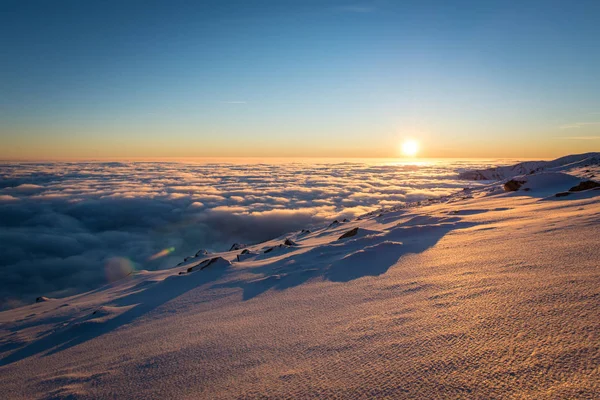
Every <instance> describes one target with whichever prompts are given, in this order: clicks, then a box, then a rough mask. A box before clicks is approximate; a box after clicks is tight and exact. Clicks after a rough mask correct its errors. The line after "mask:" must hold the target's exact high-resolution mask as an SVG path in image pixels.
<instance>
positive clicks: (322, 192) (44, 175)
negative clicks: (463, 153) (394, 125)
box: [0, 161, 493, 308]
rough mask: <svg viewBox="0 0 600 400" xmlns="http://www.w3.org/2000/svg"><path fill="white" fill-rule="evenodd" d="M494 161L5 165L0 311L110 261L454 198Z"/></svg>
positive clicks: (97, 279) (83, 282)
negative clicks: (460, 175) (467, 173)
mask: <svg viewBox="0 0 600 400" xmlns="http://www.w3.org/2000/svg"><path fill="white" fill-rule="evenodd" d="M492 163H493V161H490V162H489V163H482V162H477V163H469V162H440V161H435V162H433V161H432V162H420V163H408V164H402V163H397V164H394V163H384V162H381V161H376V162H372V161H368V162H367V161H365V162H336V163H331V162H327V163H316V162H302V163H300V162H299V163H284V164H236V163H164V162H163V163H150V162H144V163H141V162H138V163H119V162H113V163H37V164H31V163H23V164H18V163H11V164H3V165H0V177H1V179H0V253H1V254H2V257H0V273H1V274H2V278H3V279H2V280H1V282H0V302H1V305H0V308H6V307H11V306H15V305H19V304H21V303H22V302H23V301H24V302H31V301H33V300H34V299H35V298H36V297H38V296H42V295H48V296H64V295H69V294H73V293H76V292H80V291H83V290H88V289H92V288H95V287H97V286H99V285H101V284H103V283H105V282H106V281H107V280H106V276H105V268H104V266H105V264H106V262H107V260H109V259H111V258H113V257H121V258H123V259H125V260H129V261H127V262H130V263H131V264H132V266H135V267H137V268H138V269H139V268H144V269H157V268H164V267H170V266H173V265H175V264H177V263H178V262H180V261H182V260H183V258H184V257H186V256H190V255H194V254H196V252H197V251H198V250H199V249H208V250H209V251H220V250H225V249H228V248H229V247H230V246H231V244H232V243H234V242H239V243H258V242H261V241H264V240H268V239H271V238H273V237H276V236H279V235H281V234H283V233H286V232H290V231H294V230H299V229H303V228H310V227H311V226H313V225H315V224H317V225H318V224H322V223H325V222H326V221H329V220H333V219H334V218H338V219H340V220H341V219H343V218H352V217H354V216H356V215H360V214H363V213H366V212H368V211H371V210H373V209H376V208H379V207H381V206H391V205H396V204H399V203H402V202H410V201H416V200H421V199H424V198H428V197H438V196H443V195H448V194H450V193H453V192H455V191H457V190H459V189H461V188H462V187H463V186H464V185H465V183H464V182H461V181H458V180H456V176H457V171H458V170H465V169H471V168H480V167H483V166H487V165H490V164H492ZM471 185H472V184H471ZM170 249H173V250H172V251H171V250H170ZM166 250H169V251H166ZM157 254H161V255H164V256H162V257H153V256H155V255H157ZM151 258H152V259H151Z"/></svg>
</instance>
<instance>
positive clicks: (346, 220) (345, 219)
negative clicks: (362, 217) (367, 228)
mask: <svg viewBox="0 0 600 400" xmlns="http://www.w3.org/2000/svg"><path fill="white" fill-rule="evenodd" d="M342 222H350V221H348V218H344V220H343V221H342Z"/></svg>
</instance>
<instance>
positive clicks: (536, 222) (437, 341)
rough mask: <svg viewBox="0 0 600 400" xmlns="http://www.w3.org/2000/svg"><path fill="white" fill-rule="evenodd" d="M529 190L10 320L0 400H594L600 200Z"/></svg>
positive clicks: (220, 258) (377, 218) (295, 235)
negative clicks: (1, 399) (8, 399)
mask: <svg viewBox="0 0 600 400" xmlns="http://www.w3.org/2000/svg"><path fill="white" fill-rule="evenodd" d="M519 179H523V181H524V182H523V185H522V187H523V188H526V189H528V190H521V189H519V190H517V191H509V192H505V191H504V190H503V189H502V183H500V182H496V183H493V184H490V185H486V186H482V187H479V188H473V189H471V190H467V191H460V192H458V193H456V194H454V195H452V196H450V197H448V198H442V199H437V200H433V201H423V202H420V203H419V204H416V203H413V204H408V205H405V206H402V207H394V208H388V209H384V210H381V209H380V210H376V211H375V212H370V213H367V214H365V215H362V216H361V218H355V219H338V220H337V221H334V222H331V221H327V222H326V223H323V224H320V225H318V226H314V227H311V229H310V230H308V231H307V230H306V229H302V230H300V229H298V230H296V231H295V232H289V233H286V234H284V235H281V236H279V237H276V238H272V239H271V240H268V241H265V242H261V243H256V242H254V243H247V242H246V243H244V244H242V243H238V244H236V245H228V246H227V248H225V249H224V251H221V252H217V253H212V254H206V253H205V252H202V251H201V252H199V256H198V257H197V258H189V259H188V260H187V261H185V262H183V263H182V264H181V265H178V266H176V267H173V268H170V269H164V270H158V271H133V272H132V273H129V274H127V276H126V277H124V278H122V279H120V280H118V281H116V282H114V283H112V284H110V285H106V286H103V287H101V288H99V289H97V290H92V291H89V292H87V293H84V294H79V295H75V296H70V297H66V298H60V299H58V298H42V299H39V302H37V303H36V304H31V305H27V306H24V307H20V308H17V309H13V310H7V311H3V312H0V371H1V373H0V392H1V393H9V397H11V398H15V399H30V398H82V399H94V398H207V399H240V398H343V399H346V398H347V399H370V398H394V399H395V398H406V399H414V398H422V399H434V398H477V399H479V398H486V399H487V398H532V399H533V398H535V399H555V398H561V399H562V398H564V399H591V398H596V397H597V395H596V394H597V393H598V392H599V390H600V387H599V382H600V379H599V374H600V371H599V370H598V357H599V353H598V345H597V344H598V339H599V338H598V333H599V332H600V318H599V316H600V307H599V303H598V296H599V294H600V292H599V288H600V277H599V275H598V271H597V270H598V259H599V258H600V247H599V246H597V238H598V237H599V235H600V224H599V222H600V221H599V218H600V202H599V201H598V200H599V199H600V190H598V189H599V188H598V187H597V186H595V185H593V184H589V183H587V184H581V183H579V185H577V188H578V190H571V188H572V185H573V184H574V183H575V182H580V181H581V178H578V177H575V176H572V175H569V174H566V173H564V172H551V171H550V172H541V173H536V174H532V175H527V176H525V177H524V178H523V177H520V178H519ZM585 182H591V181H585ZM579 189H581V190H579ZM567 190H568V191H569V195H568V196H565V197H562V196H560V197H556V196H555V194H556V193H560V192H564V191H567ZM223 197H227V196H226V195H223ZM250 215H251V214H250ZM114 264H115V265H116V266H117V267H118V266H120V265H121V264H119V263H116V262H115V263H114Z"/></svg>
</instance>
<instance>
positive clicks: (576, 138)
mask: <svg viewBox="0 0 600 400" xmlns="http://www.w3.org/2000/svg"><path fill="white" fill-rule="evenodd" d="M562 139H567V140H600V136H566V137H563V138H562Z"/></svg>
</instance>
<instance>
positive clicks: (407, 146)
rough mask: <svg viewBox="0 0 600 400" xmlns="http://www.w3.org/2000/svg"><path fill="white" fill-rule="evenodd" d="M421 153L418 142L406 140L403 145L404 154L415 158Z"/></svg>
mask: <svg viewBox="0 0 600 400" xmlns="http://www.w3.org/2000/svg"><path fill="white" fill-rule="evenodd" d="M418 152H419V143H418V142H417V141H416V140H412V139H409V140H405V141H404V143H402V154H403V155H405V156H407V157H415V156H416V155H417V153H418Z"/></svg>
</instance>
